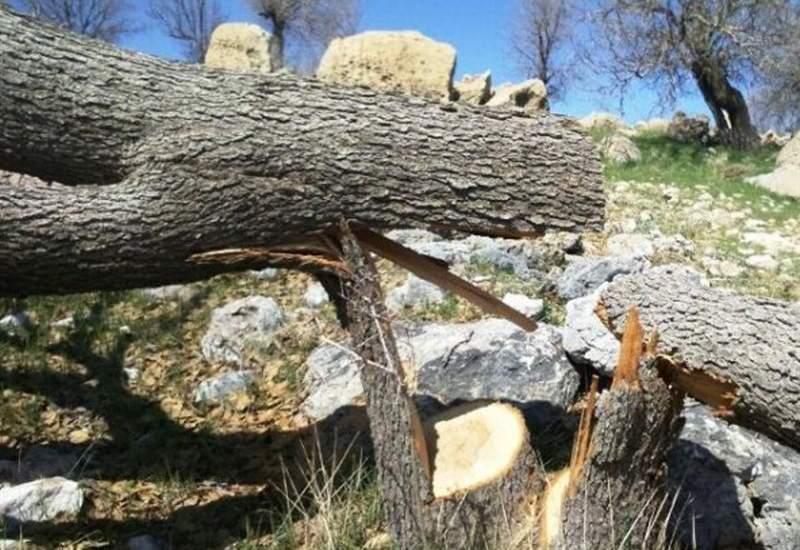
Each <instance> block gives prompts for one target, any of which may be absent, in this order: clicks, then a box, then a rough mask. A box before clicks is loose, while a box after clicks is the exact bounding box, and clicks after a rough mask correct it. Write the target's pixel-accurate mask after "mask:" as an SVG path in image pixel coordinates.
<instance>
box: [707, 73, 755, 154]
mask: <svg viewBox="0 0 800 550" xmlns="http://www.w3.org/2000/svg"><path fill="white" fill-rule="evenodd" d="M692 75H693V76H694V79H695V82H697V86H698V87H699V88H700V92H701V93H702V94H703V99H704V100H705V102H706V105H708V107H709V109H710V110H711V113H712V114H713V115H714V121H715V122H716V123H717V129H718V130H719V137H720V141H722V143H724V144H725V145H729V146H731V147H733V148H735V149H740V150H749V149H754V148H755V147H757V146H758V145H759V144H760V143H761V140H760V138H759V135H758V130H756V127H755V126H754V125H753V123H752V121H751V119H750V110H749V109H748V107H747V101H745V98H744V95H742V92H740V91H739V90H738V89H736V87H735V86H734V85H733V84H731V81H730V79H729V78H728V76H727V75H726V74H725V71H724V69H723V68H722V67H720V66H718V65H715V64H714V63H712V62H707V61H698V62H696V63H694V64H693V65H692Z"/></svg>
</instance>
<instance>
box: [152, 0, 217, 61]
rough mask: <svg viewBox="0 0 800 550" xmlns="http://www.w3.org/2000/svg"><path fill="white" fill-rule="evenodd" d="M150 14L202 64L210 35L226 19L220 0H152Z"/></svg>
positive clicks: (190, 55) (189, 55) (192, 57)
mask: <svg viewBox="0 0 800 550" xmlns="http://www.w3.org/2000/svg"><path fill="white" fill-rule="evenodd" d="M149 13H150V17H152V18H153V19H155V20H156V21H157V22H158V24H159V26H161V28H162V29H163V30H164V32H166V33H167V34H168V35H169V37H170V38H173V39H175V40H178V41H180V42H183V45H184V49H185V52H186V53H185V55H186V58H187V59H188V60H189V61H191V62H194V63H202V62H203V59H204V58H205V56H206V51H207V50H208V45H209V43H210V42H211V33H212V32H214V29H215V28H216V27H217V25H219V24H220V23H222V22H224V21H225V19H226V16H225V15H224V14H223V13H222V9H221V8H220V5H219V2H218V1H217V0H150V10H149Z"/></svg>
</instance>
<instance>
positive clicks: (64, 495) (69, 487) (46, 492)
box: [0, 477, 83, 523]
mask: <svg viewBox="0 0 800 550" xmlns="http://www.w3.org/2000/svg"><path fill="white" fill-rule="evenodd" d="M82 507H83V490H82V489H81V488H80V486H78V484H77V483H75V482H74V481H70V480H69V479H64V478H62V477H53V478H47V479H40V480H37V481H31V482H28V483H23V484H21V485H13V486H8V487H3V488H1V489H0V517H5V518H8V519H10V520H11V521H14V522H18V523H24V522H27V521H38V522H41V521H51V520H54V519H56V518H58V517H62V516H63V517H75V516H77V515H78V514H79V513H80V511H81V508H82Z"/></svg>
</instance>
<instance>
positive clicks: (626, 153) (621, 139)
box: [600, 134, 642, 164]
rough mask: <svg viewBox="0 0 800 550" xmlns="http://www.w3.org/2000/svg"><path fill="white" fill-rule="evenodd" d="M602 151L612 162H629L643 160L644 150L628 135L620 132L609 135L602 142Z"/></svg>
mask: <svg viewBox="0 0 800 550" xmlns="http://www.w3.org/2000/svg"><path fill="white" fill-rule="evenodd" d="M600 151H601V152H602V153H603V156H604V157H605V158H606V160H607V161H608V162H611V163H612V164H629V163H634V162H639V161H640V160H642V152H641V151H640V150H639V148H638V147H637V146H636V144H635V143H634V142H633V141H632V140H631V139H630V138H628V137H625V136H623V135H620V134H614V135H613V136H608V137H606V138H605V139H603V141H602V142H600Z"/></svg>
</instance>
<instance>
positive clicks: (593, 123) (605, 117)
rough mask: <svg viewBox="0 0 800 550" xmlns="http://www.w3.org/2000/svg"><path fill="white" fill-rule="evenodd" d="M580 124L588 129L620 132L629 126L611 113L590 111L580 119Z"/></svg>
mask: <svg viewBox="0 0 800 550" xmlns="http://www.w3.org/2000/svg"><path fill="white" fill-rule="evenodd" d="M578 124H580V125H581V126H582V127H583V128H586V129H587V130H603V131H609V132H618V131H620V130H624V129H625V128H627V125H626V124H625V121H623V120H622V119H621V118H619V117H618V116H616V115H612V114H611V113H590V114H588V115H586V116H585V117H583V118H580V119H578Z"/></svg>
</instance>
